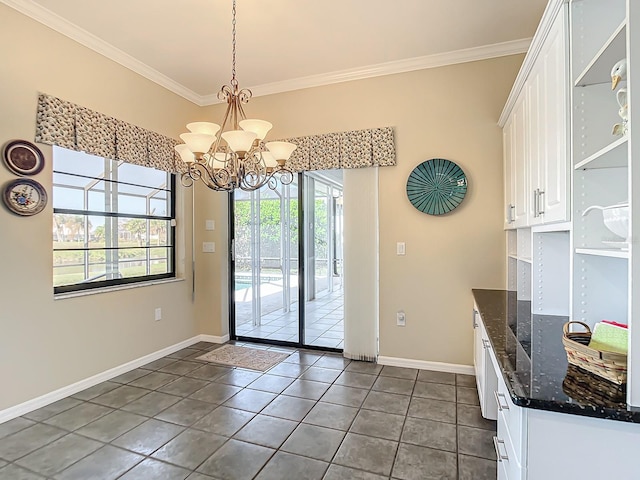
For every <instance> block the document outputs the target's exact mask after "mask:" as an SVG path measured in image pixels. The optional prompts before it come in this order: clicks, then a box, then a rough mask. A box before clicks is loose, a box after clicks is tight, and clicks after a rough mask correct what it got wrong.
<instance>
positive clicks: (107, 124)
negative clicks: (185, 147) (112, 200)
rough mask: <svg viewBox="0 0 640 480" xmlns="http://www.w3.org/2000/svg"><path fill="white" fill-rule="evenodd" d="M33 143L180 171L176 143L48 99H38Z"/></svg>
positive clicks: (62, 101) (46, 96)
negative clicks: (175, 148)
mask: <svg viewBox="0 0 640 480" xmlns="http://www.w3.org/2000/svg"><path fill="white" fill-rule="evenodd" d="M35 141H36V142H39V143H45V144H48V145H57V146H59V147H63V148H68V149H70V150H76V151H83V152H86V153H89V154H91V155H97V156H99V157H106V158H111V159H114V160H122V161H124V162H127V163H133V164H135V165H142V166H145V167H152V168H155V169H158V170H164V171H166V172H172V173H175V172H178V171H179V169H180V165H179V164H178V162H180V160H179V159H178V158H177V155H176V152H175V150H174V148H173V147H174V146H175V145H177V144H178V143H179V142H177V141H176V140H174V139H172V138H170V137H165V136H164V135H160V134H159V133H156V132H152V131H150V130H145V129H144V128H141V127H138V126H136V125H132V124H130V123H127V122H123V121H121V120H117V119H115V118H112V117H108V116H107V115H104V114H102V113H99V112H94V111H93V110H89V109H88V108H84V107H81V106H79V105H75V104H73V103H71V102H67V101H65V100H61V99H59V98H56V97H53V96H51V95H45V94H40V95H39V96H38V112H37V118H36V135H35ZM180 163H181V162H180Z"/></svg>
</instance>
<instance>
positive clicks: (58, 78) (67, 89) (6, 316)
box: [0, 5, 200, 410]
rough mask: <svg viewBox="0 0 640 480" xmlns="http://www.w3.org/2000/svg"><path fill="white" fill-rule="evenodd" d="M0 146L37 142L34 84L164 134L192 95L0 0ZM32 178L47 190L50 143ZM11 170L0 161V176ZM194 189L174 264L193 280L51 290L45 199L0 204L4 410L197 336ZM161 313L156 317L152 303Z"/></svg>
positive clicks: (181, 118) (182, 115)
mask: <svg viewBox="0 0 640 480" xmlns="http://www.w3.org/2000/svg"><path fill="white" fill-rule="evenodd" d="M0 44H1V45H2V48H0V112H1V113H0V144H4V143H6V142H7V141H9V140H12V139H26V140H30V141H33V137H34V132H35V116H36V102H37V95H38V92H44V93H48V94H51V95H55V96H58V97H61V98H63V99H66V100H69V101H71V102H74V103H77V104H80V105H83V106H85V107H88V108H91V109H94V110H97V111H100V112H103V113H106V114H108V115H112V116H114V117H116V118H119V119H122V120H125V121H127V122H131V123H134V124H136V125H140V126H142V127H144V128H147V129H150V130H155V131H157V132H160V133H162V134H165V135H170V136H174V137H175V136H176V135H178V134H179V133H180V132H181V130H182V128H183V125H184V124H185V123H186V122H187V121H188V120H190V119H192V118H194V117H195V116H197V114H198V112H199V109H198V107H196V106H194V105H193V104H191V103H190V102H188V101H186V100H184V99H182V98H181V97H178V96H177V95H174V94H172V93H170V92H168V91H167V90H165V89H164V88H162V87H159V86H158V85H156V84H154V83H152V82H150V81H148V80H146V79H144V78H142V77H140V76H139V75H137V74H135V73H133V72H131V71H129V70H127V69H125V68H124V67H122V66H120V65H118V64H116V63H114V62H112V61H110V60H108V59H106V58H104V57H102V56H101V55H98V54H97V53H95V52H93V51H91V50H88V49H86V48H84V47H82V46H80V45H79V44H77V43H75V42H73V41H71V40H69V39H68V38H66V37H64V36H62V35H60V34H58V33H55V32H53V31H52V30H50V29H48V28H46V27H44V26H42V25H41V24H39V23H36V22H34V21H32V20H30V19H28V18H27V17H25V16H23V15H21V14H19V13H17V12H16V11H14V10H13V9H11V8H9V7H7V6H5V5H0ZM40 147H41V149H42V151H43V152H44V155H45V158H46V168H45V169H44V171H43V172H42V173H40V174H38V175H37V176H36V177H35V179H36V180H38V181H39V182H40V183H42V184H43V185H44V186H45V188H46V190H47V191H48V192H49V193H50V192H51V181H52V174H51V148H50V147H48V146H46V145H40ZM14 178H16V177H15V176H14V175H13V174H11V173H10V172H9V171H8V170H7V169H6V168H4V166H0V185H4V184H5V183H6V182H8V181H10V180H12V179H14ZM190 196H191V195H190V192H189V193H188V194H187V197H186V198H183V197H182V192H180V194H179V196H178V199H177V200H178V202H177V203H178V222H179V223H178V224H179V232H180V233H179V235H178V236H179V243H180V246H179V248H178V262H177V263H178V268H179V269H180V270H181V271H182V272H183V274H185V273H186V277H187V279H188V281H181V282H176V283H170V284H164V285H159V286H149V287H142V288H134V289H129V290H124V291H119V292H110V293H102V294H94V295H89V296H84V297H80V298H70V299H64V300H54V299H53V288H52V273H51V272H52V254H51V242H52V237H51V231H52V205H51V202H49V205H48V206H47V208H46V209H45V210H44V211H43V212H42V213H40V214H38V215H36V216H33V217H29V218H21V217H18V216H15V215H12V214H11V213H9V212H8V211H7V210H6V209H5V208H2V207H0V225H1V226H0V268H1V269H2V276H1V277H0V378H1V379H2V388H1V389H0V410H2V409H3V408H6V407H9V406H12V405H15V404H18V403H20V402H23V401H26V400H29V399H32V398H34V397H37V396H39V395H42V394H45V393H48V392H50V391H52V390H55V389H57V388H60V387H63V386H66V385H69V384H71V383H74V382H76V381H79V380H82V379H84V378H87V377H89V376H91V375H94V374H97V373H100V372H102V371H105V370H107V369H109V368H112V367H115V366H118V365H121V364H123V363H125V362H128V361H130V360H132V359H135V358H139V357H141V356H143V355H146V354H149V353H152V352H154V351H157V350H159V349H161V348H163V347H167V346H169V345H172V344H175V343H177V342H180V341H182V340H185V339H187V338H191V337H193V336H194V335H196V334H198V333H200V328H199V327H198V325H197V323H196V321H195V318H194V313H193V307H192V303H191V282H190V269H191V267H190V265H191V261H190V259H191V237H190V221H189V223H188V224H187V225H188V226H189V228H187V229H186V231H185V229H184V227H185V220H186V219H188V220H190V218H191V200H190ZM156 307H161V308H162V314H163V318H162V320H161V321H159V322H155V321H154V309H155V308H156Z"/></svg>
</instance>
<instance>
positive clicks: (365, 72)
mask: <svg viewBox="0 0 640 480" xmlns="http://www.w3.org/2000/svg"><path fill="white" fill-rule="evenodd" d="M0 2H2V3H4V4H5V5H7V6H9V7H11V8H13V9H15V10H17V11H19V12H20V13H22V14H24V15H26V16H28V17H30V18H32V19H34V20H36V21H38V22H40V23H42V24H43V25H46V26H47V27H49V28H51V29H53V30H55V31H57V32H58V33H61V34H62V35H65V36H67V37H69V38H71V39H72V40H75V41H76V42H78V43H80V44H81V45H84V46H85V47H87V48H90V49H91V50H93V51H95V52H97V53H99V54H101V55H103V56H105V57H107V58H109V59H111V60H113V61H114V62H116V63H119V64H120V65H122V66H124V67H126V68H128V69H129V70H132V71H133V72H135V73H138V74H139V75H142V76H143V77H145V78H147V79H148V80H151V81H152V82H154V83H156V84H158V85H160V86H162V87H164V88H166V89H167V90H170V91H172V92H173V93H175V94H177V95H180V96H181V97H183V98H185V99H187V100H189V101H190V102H192V103H195V104H196V105H198V106H201V107H203V106H207V105H214V104H217V103H220V100H218V97H217V93H214V94H210V95H199V94H197V93H196V92H194V91H193V90H191V89H189V88H187V87H185V86H184V85H182V84H180V83H178V82H176V81H174V80H172V79H171V78H169V77H167V76H166V75H163V74H162V73H160V72H158V71H157V70H155V69H154V68H151V67H150V66H149V65H147V64H145V63H143V62H141V61H139V60H137V59H135V58H133V57H132V56H131V55H129V54H127V53H125V52H123V51H122V50H120V49H118V48H115V47H114V46H113V45H111V44H109V43H107V42H105V41H104V40H102V39H100V38H98V37H97V36H95V35H93V34H91V33H89V32H87V31H86V30H84V29H82V28H80V27H78V26H77V25H75V24H73V23H71V22H69V21H68V20H66V19H64V18H62V17H61V16H59V15H57V14H55V13H54V12H52V11H51V10H48V9H46V8H44V7H42V6H41V5H39V4H37V3H35V2H34V1H33V0H0ZM530 44H531V39H530V38H525V39H520V40H513V41H509V42H502V43H496V44H492V45H484V46H481V47H474V48H466V49H462V50H455V51H452V52H446V53H438V54H434V55H426V56H422V57H414V58H408V59H404V60H398V61H393V62H386V63H379V64H376V65H370V66H366V67H359V68H353V69H348V70H341V71H337V72H330V73H326V74H320V75H311V76H308V77H301V78H295V79H291V80H285V81H282V82H274V83H267V84H263V85H256V86H253V87H250V89H251V91H252V92H253V96H254V97H258V96H262V95H272V94H275V93H283V92H289V91H292V90H301V89H304V88H312V87H320V86H324V85H331V84H335V83H341V82H350V81H353V80H363V79H367V78H373V77H379V76H383V75H393V74H397V73H405V72H411V71H415V70H424V69H428V68H436V67H443V66H446V65H455V64H458V63H466V62H474V61H478V60H486V59H489V58H497V57H503V56H507V55H515V54H520V53H525V52H527V50H528V49H529V45H530Z"/></svg>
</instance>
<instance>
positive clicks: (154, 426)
mask: <svg viewBox="0 0 640 480" xmlns="http://www.w3.org/2000/svg"><path fill="white" fill-rule="evenodd" d="M183 430H184V427H180V426H178V425H174V424H172V423H167V422H161V421H159V420H155V419H153V418H152V419H150V420H147V421H146V422H144V423H143V424H141V425H138V426H137V427H136V428H134V429H133V430H130V431H129V432H127V433H125V434H124V435H122V436H121V437H119V438H117V439H115V440H114V441H113V442H112V443H113V445H116V446H118V447H122V448H126V449H127V450H132V451H134V452H136V453H140V454H142V455H149V454H150V453H152V452H154V451H156V450H157V449H158V448H160V447H161V446H162V445H164V444H165V443H167V442H168V441H169V440H171V439H172V438H174V437H175V436H177V435H178V434H179V433H181V432H182V431H183Z"/></svg>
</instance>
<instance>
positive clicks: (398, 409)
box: [362, 390, 411, 415]
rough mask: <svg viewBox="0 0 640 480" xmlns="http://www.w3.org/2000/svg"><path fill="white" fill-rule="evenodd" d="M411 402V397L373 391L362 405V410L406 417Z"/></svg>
mask: <svg viewBox="0 0 640 480" xmlns="http://www.w3.org/2000/svg"><path fill="white" fill-rule="evenodd" d="M409 400H411V397H409V396H407V395H398V394H396V393H386V392H376V391H374V390H371V391H370V392H369V395H367V398H366V400H365V401H364V403H363V404H362V408H366V409H367V410H377V411H379V412H385V413H395V414H397V415H406V414H407V408H409Z"/></svg>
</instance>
